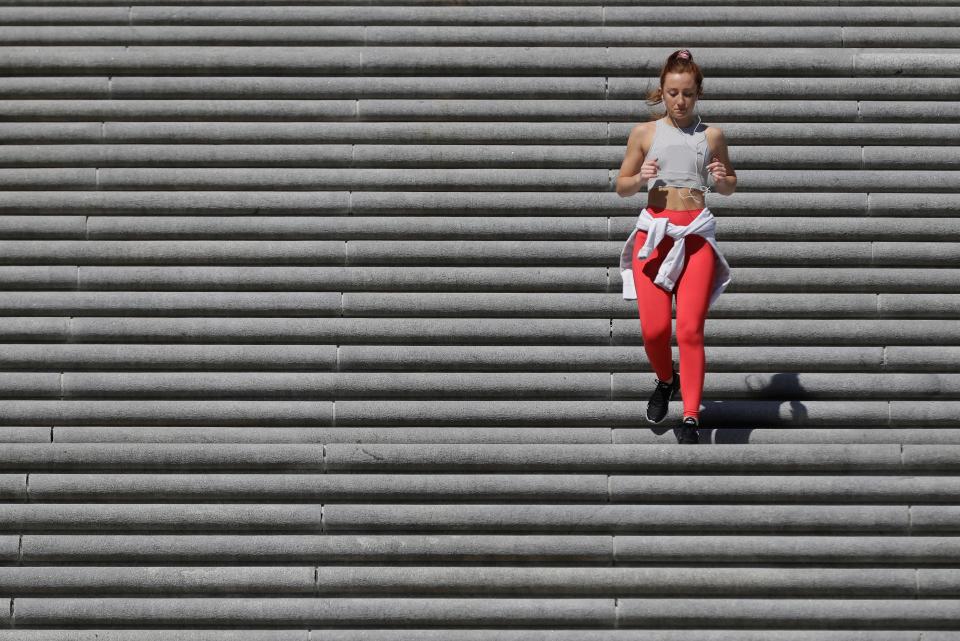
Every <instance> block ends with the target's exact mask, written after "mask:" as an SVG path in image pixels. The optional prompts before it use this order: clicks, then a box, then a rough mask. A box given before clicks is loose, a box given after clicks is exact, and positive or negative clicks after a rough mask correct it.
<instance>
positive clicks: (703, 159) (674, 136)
mask: <svg viewBox="0 0 960 641" xmlns="http://www.w3.org/2000/svg"><path fill="white" fill-rule="evenodd" d="M697 129H698V131H693V125H691V126H690V129H688V130H685V131H681V130H679V129H677V128H676V127H674V126H672V125H668V124H666V123H664V122H663V120H660V119H658V120H656V133H654V135H653V143H652V144H651V145H650V151H648V152H647V155H646V157H645V158H644V159H643V160H644V162H646V161H647V160H648V159H650V158H656V159H657V165H658V166H659V167H660V171H659V172H658V175H657V176H655V177H653V178H650V179H649V180H647V191H650V190H651V189H653V188H656V187H692V188H694V189H700V190H703V191H705V190H706V189H707V174H709V173H710V172H709V171H707V165H708V164H710V161H709V160H707V159H708V158H710V157H711V153H710V146H709V145H708V144H707V126H706V125H704V124H699V125H698V126H697ZM694 147H696V149H694Z"/></svg>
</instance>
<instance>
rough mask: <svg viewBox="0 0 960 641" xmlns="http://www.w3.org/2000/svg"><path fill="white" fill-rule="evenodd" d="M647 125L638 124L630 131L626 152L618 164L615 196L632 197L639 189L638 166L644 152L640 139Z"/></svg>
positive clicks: (641, 161) (640, 163) (641, 162)
mask: <svg viewBox="0 0 960 641" xmlns="http://www.w3.org/2000/svg"><path fill="white" fill-rule="evenodd" d="M646 125H647V123H640V124H639V125H636V126H635V127H634V128H633V129H631V130H630V136H629V137H628V138H627V152H626V154H625V155H624V157H623V162H622V163H621V164H620V175H619V176H617V184H616V190H617V195H619V196H622V197H624V198H627V197H629V196H632V195H634V194H635V193H637V192H638V191H640V188H641V186H642V185H641V184H640V183H641V182H642V181H641V179H640V177H639V171H640V166H641V165H642V164H643V157H644V155H645V152H644V150H643V144H642V142H641V139H642V138H643V134H644V128H645V127H646Z"/></svg>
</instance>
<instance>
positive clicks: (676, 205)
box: [647, 187, 706, 210]
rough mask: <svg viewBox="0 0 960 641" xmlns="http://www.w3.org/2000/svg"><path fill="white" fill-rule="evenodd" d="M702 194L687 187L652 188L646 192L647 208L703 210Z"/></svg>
mask: <svg viewBox="0 0 960 641" xmlns="http://www.w3.org/2000/svg"><path fill="white" fill-rule="evenodd" d="M705 204H706V203H705V202H704V199H703V192H702V191H701V190H699V189H695V188H692V187H691V188H689V189H688V188H687V187H654V188H653V189H651V190H650V191H648V192H647V207H653V208H655V209H673V210H681V209H703V207H704V206H705Z"/></svg>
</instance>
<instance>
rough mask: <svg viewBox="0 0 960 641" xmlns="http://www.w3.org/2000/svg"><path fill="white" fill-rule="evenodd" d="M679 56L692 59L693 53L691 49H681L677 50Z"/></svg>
mask: <svg viewBox="0 0 960 641" xmlns="http://www.w3.org/2000/svg"><path fill="white" fill-rule="evenodd" d="M677 57H678V58H683V59H684V60H692V59H693V54H691V53H690V50H689V49H680V50H679V51H677Z"/></svg>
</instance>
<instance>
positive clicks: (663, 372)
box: [632, 230, 684, 394]
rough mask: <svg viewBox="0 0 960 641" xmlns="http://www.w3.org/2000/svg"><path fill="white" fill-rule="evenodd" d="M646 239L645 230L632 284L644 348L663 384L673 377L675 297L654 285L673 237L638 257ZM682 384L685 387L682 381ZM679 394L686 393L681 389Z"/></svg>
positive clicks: (636, 247) (637, 246)
mask: <svg viewBox="0 0 960 641" xmlns="http://www.w3.org/2000/svg"><path fill="white" fill-rule="evenodd" d="M646 239H647V234H646V232H644V231H640V230H638V231H637V236H636V244H635V245H634V254H633V264H632V268H633V282H634V285H636V288H637V308H638V310H639V312H640V331H641V333H642V334H643V349H644V351H645V352H646V353H647V358H648V359H649V360H650V365H651V366H652V367H653V371H654V372H655V373H656V374H657V378H658V379H660V380H661V381H667V380H670V379H671V378H672V377H673V354H672V353H671V352H670V334H671V330H672V328H671V326H670V318H671V316H672V309H671V307H672V301H671V299H672V298H673V294H672V293H670V292H668V291H666V290H665V289H663V288H662V287H659V286H657V285H654V284H653V279H654V278H656V276H657V270H658V269H660V264H661V263H662V262H663V259H664V257H665V256H666V255H667V252H668V251H670V248H671V247H673V238H671V237H670V236H667V237H665V238H664V239H663V240H662V241H661V242H660V245H659V246H658V247H657V248H656V249H654V250H653V252H652V253H651V254H650V255H649V256H647V258H645V259H641V258H637V254H636V252H637V251H639V250H640V247H642V246H643V243H644V242H645V241H646ZM680 384H681V385H683V384H684V379H682V378H681V380H680ZM680 393H681V394H682V393H683V389H682V388H681V390H680Z"/></svg>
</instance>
